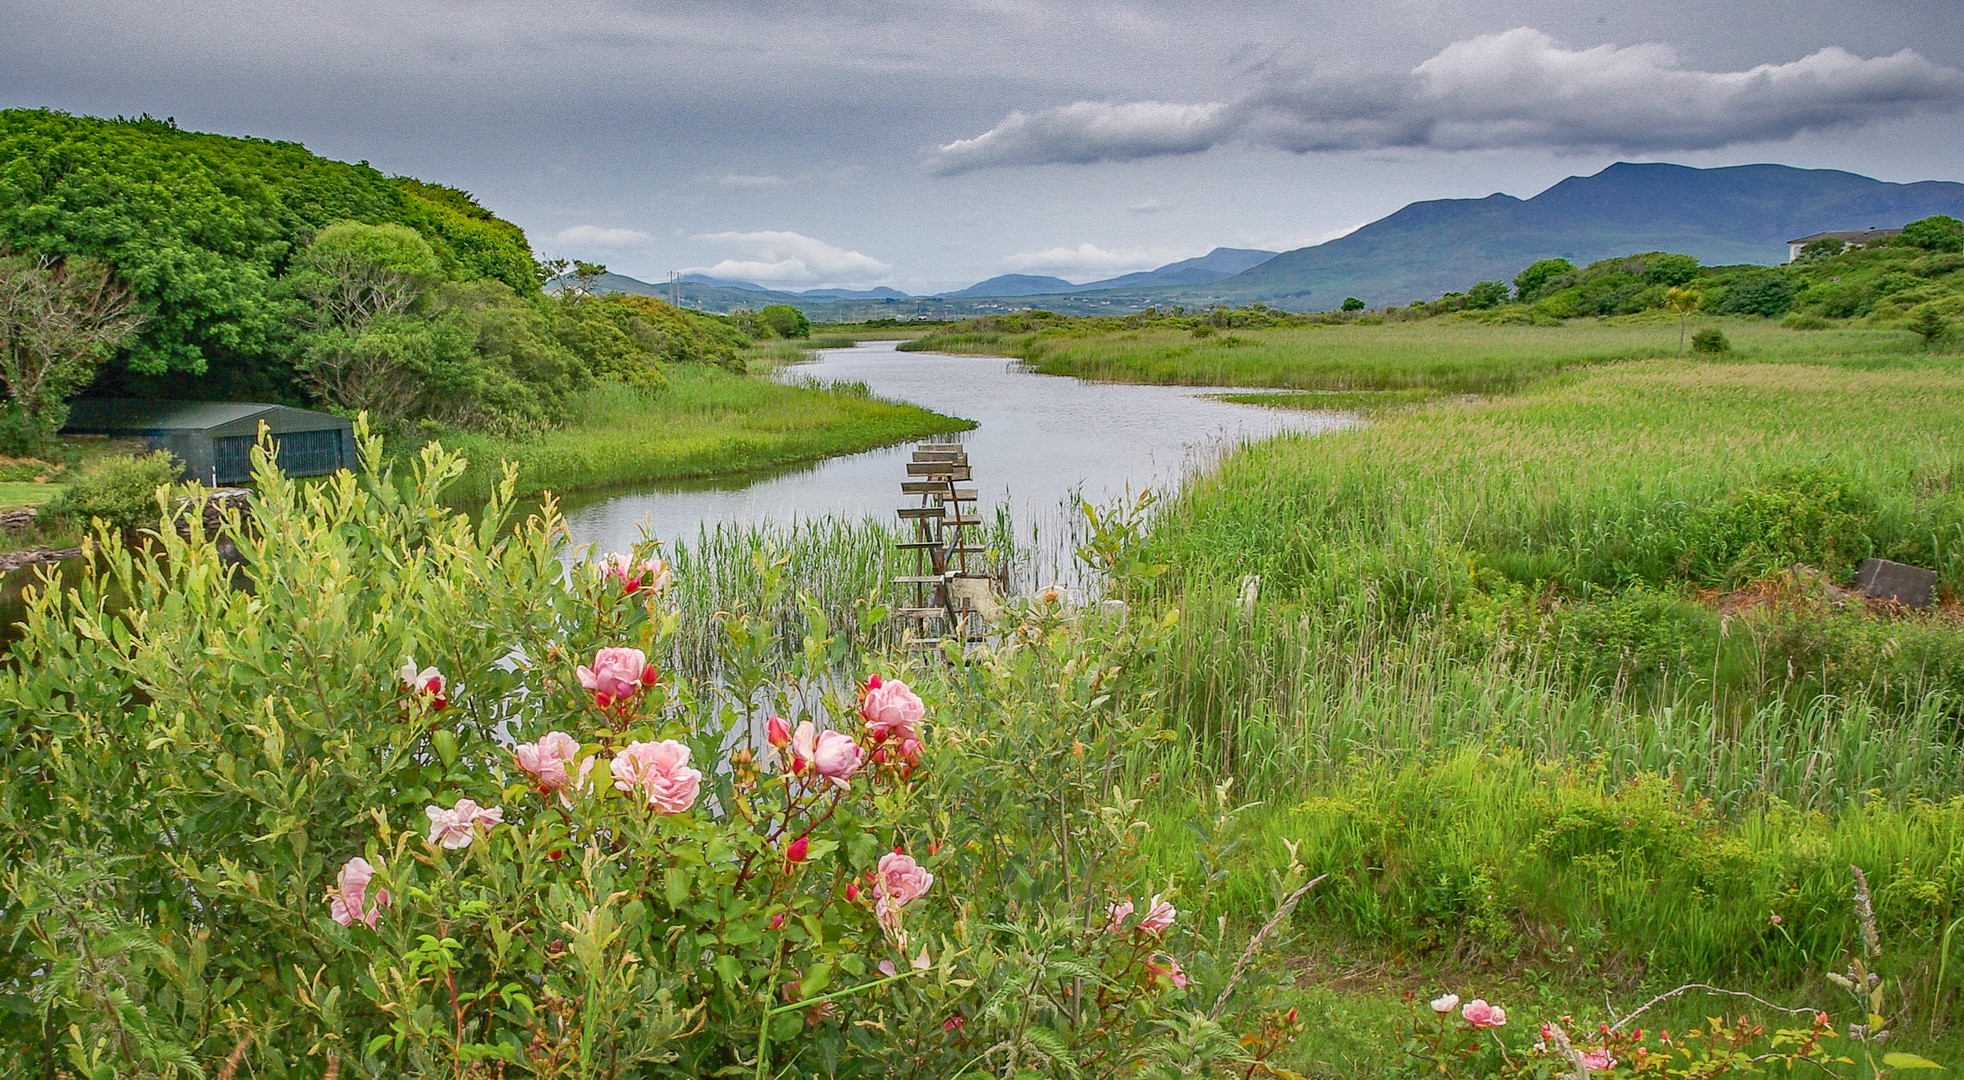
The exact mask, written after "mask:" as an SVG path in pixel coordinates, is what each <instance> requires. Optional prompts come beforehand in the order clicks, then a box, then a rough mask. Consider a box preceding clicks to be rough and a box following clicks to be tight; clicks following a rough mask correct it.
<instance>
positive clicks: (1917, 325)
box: [1909, 304, 1950, 345]
mask: <svg viewBox="0 0 1964 1080" xmlns="http://www.w3.org/2000/svg"><path fill="white" fill-rule="evenodd" d="M1909 328H1910V331H1911V332H1912V333H1914V334H1915V335H1916V336H1917V337H1920V338H1922V339H1923V344H1925V345H1938V344H1941V343H1942V342H1943V341H1944V340H1945V339H1946V338H1948V337H1950V320H1949V319H1946V318H1944V313H1943V311H1942V310H1940V309H1939V308H1938V307H1937V305H1935V304H1924V305H1923V306H1921V307H1919V308H1917V309H1916V311H1915V312H1913V313H1912V314H1911V315H1910V320H1909Z"/></svg>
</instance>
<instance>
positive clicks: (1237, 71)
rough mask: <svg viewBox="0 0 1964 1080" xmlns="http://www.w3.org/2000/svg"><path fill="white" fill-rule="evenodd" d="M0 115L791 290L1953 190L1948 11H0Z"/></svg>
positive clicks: (1900, 3) (784, 3) (617, 3)
mask: <svg viewBox="0 0 1964 1080" xmlns="http://www.w3.org/2000/svg"><path fill="white" fill-rule="evenodd" d="M0 105H6V106H48V107H52V108H57V109H62V110H66V111H70V112H78V113H90V114H98V115H116V114H126V115H134V114H137V113H143V112H148V113H151V114H153V115H157V116H174V117H176V118H177V121H178V123H179V124H180V125H182V126H184V127H187V128H194V129H199V130H208V131H219V132H226V133H231V134H250V135H259V136H265V137H270V138H278V139H292V140H298V141H300V142H303V143H305V144H306V145H307V146H308V147H309V148H311V149H313V150H314V151H316V152H318V153H322V154H326V155H329V156H332V157H338V158H342V159H346V160H351V161H352V160H367V161H369V162H371V163H372V164H374V165H375V166H377V167H378V168H381V169H383V170H385V171H388V172H394V173H407V174H410V175H415V176H419V177H423V178H425V179H430V180H436V181H439V182H442V183H447V184H452V185H455V186H458V187H461V188H464V189H466V190H469V191H471V192H473V193H474V194H476V195H477V196H478V197H479V198H480V199H481V200H482V201H483V202H484V203H485V204H486V205H488V206H490V207H491V208H492V209H494V210H496V211H497V212H498V213H500V214H502V215H504V216H506V217H508V218H511V219H513V220H515V221H517V222H518V223H519V224H521V225H523V226H524V227H525V229H526V231H527V232H528V234H529V235H530V236H531V238H532V242H533V246H534V247H535V248H537V249H538V250H539V251H540V252H541V253H543V254H549V255H559V256H566V257H579V258H586V259H593V260H598V261H602V262H605V263H607V264H609V266H610V267H612V268H613V269H615V270H618V271H620V272H623V273H628V274H632V275H634V276H636V277H640V278H644V279H647V280H660V279H662V278H664V277H665V276H666V274H667V273H668V271H670V270H684V271H691V270H693V271H698V272H706V273H712V274H715V275H718V276H725V277H740V278H746V279H748V280H751V281H755V282H759V283H762V284H767V285H773V286H778V287H786V288H794V289H802V288H815V287H822V286H868V285H874V284H887V285H893V286H895V287H898V288H901V289H904V290H907V291H909V292H929V291H938V290H941V289H947V288H954V287H960V286H963V285H967V284H969V283H971V282H974V281H976V280H979V279H981V278H984V277H988V276H990V275H993V274H999V273H1004V272H1010V271H1015V272H1024V273H1045V274H1055V275H1058V276H1061V277H1064V278H1068V279H1071V280H1074V281H1084V280H1089V279H1092V278H1097V277H1106V276H1111V275H1113V274H1119V273H1125V272H1128V271H1132V270H1139V269H1145V268H1149V267H1152V266H1157V265H1159V264H1161V263H1165V262H1169V261H1172V260H1175V259H1180V258H1185V257H1188V256H1191V255H1197V254H1200V253H1202V252H1205V251H1207V250H1208V249H1210V248H1213V247H1215V246H1221V245H1225V246H1230V247H1263V248H1269V249H1273V250H1282V249H1287V248H1292V247H1300V246H1302V245H1304V244H1311V243H1317V242H1320V241H1323V240H1327V239H1330V238H1332V237H1335V236H1339V235H1342V234H1343V233H1344V232H1346V231H1348V230H1350V229H1352V228H1355V227H1356V226H1358V225H1360V224H1362V223H1364V222H1366V221H1369V220H1372V219H1375V218H1378V217H1381V216H1383V215H1384V214H1387V213H1390V212H1391V211H1393V210H1396V209H1397V208H1398V207H1400V206H1402V205H1404V204H1405V203H1407V202H1410V201H1413V200H1416V199H1431V198H1453V197H1480V196H1484V195H1488V194H1491V193H1492V192H1495V191H1504V192H1508V193H1509V194H1513V195H1518V196H1522V197H1526V196H1529V195H1532V194H1534V193H1535V192H1537V191H1539V190H1541V189H1543V188H1545V187H1547V186H1548V185H1549V184H1552V183H1554V182H1555V181H1558V180H1560V179H1561V178H1563V177H1565V176H1569V175H1573V174H1578V173H1592V172H1595V171H1596V170H1598V169H1600V168H1601V167H1603V166H1604V165H1606V164H1608V163H1609V162H1612V161H1616V160H1644V161H1676V162H1682V163H1685V164H1691V165H1708V166H1709V165H1731V164H1742V163H1748V162H1761V161H1771V162H1780V163H1785V164H1791V165H1799V166H1805V167H1815V168H1839V169H1848V170H1852V171H1857V172H1862V173H1866V174H1868V175H1871V176H1877V177H1881V178H1883V179H1887V180H1898V181H1910V180H1924V179H1946V180H1956V179H1964V140H1960V139H1959V138H1958V135H1959V132H1960V131H1961V130H1964V113H1960V112H1959V108H1960V106H1964V18H1959V17H1958V7H1957V0H1869V2H1865V3H1856V2H1834V0H1722V2H1720V0H1478V2H1471V0H1373V2H1371V3H1357V2H1355V0H1348V2H1342V3H1338V2H1334V0H1297V2H1282V0H1273V2H1269V0H1248V2H1219V3H1207V4H1182V3H1166V2H1152V0H1130V2H1120V0H947V2H942V0H912V2H905V3H901V2H891V3H889V2H880V0H828V2H823V3H817V2H813V3H793V2H788V0H715V2H701V3H695V2H654V0H552V2H545V0H532V2H530V3H521V2H511V0H314V2H311V3H307V4H304V5H303V4H294V3H287V2H284V0H172V2H168V3H160V2H147V0H7V2H6V3H5V4H0Z"/></svg>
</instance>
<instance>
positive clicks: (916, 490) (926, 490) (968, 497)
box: [900, 480, 976, 502]
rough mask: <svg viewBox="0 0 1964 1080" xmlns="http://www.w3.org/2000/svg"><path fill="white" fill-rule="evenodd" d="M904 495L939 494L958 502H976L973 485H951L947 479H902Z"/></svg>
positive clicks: (901, 488) (902, 492)
mask: <svg viewBox="0 0 1964 1080" xmlns="http://www.w3.org/2000/svg"><path fill="white" fill-rule="evenodd" d="M900 493H901V494H902V495H939V496H941V497H943V498H945V499H951V500H953V501H956V502H974V501H975V496H976V490H975V489H974V488H972V487H969V488H965V487H958V488H951V487H949V484H948V481H946V480H902V481H901V482H900Z"/></svg>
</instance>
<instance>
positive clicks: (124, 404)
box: [62, 398, 353, 438]
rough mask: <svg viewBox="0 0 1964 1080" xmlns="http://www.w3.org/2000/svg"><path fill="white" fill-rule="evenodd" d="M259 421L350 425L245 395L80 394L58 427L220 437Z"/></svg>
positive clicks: (282, 426) (275, 427)
mask: <svg viewBox="0 0 1964 1080" xmlns="http://www.w3.org/2000/svg"><path fill="white" fill-rule="evenodd" d="M261 423H264V424H265V425H266V426H267V428H269V429H270V430H272V431H273V432H275V433H279V432H286V431H323V430H328V429H336V428H350V427H352V426H353V425H351V424H349V423H348V421H346V420H343V419H342V418H340V417H338V416H334V415H332V414H329V413H324V412H314V411H313V410H311V409H295V408H292V407H290V406H287V405H265V404H260V403H257V402H250V401H152V400H148V399H144V398H83V399H81V400H78V401H76V402H74V403H72V404H71V406H70V407H69V411H68V423H67V424H66V425H64V426H63V427H62V430H63V431H65V432H68V433H69V434H73V435H165V434H169V433H171V432H188V431H197V432H203V433H204V434H206V435H208V436H210V437H212V438H223V437H225V436H228V435H247V436H253V435H257V434H258V433H259V425H260V424H261Z"/></svg>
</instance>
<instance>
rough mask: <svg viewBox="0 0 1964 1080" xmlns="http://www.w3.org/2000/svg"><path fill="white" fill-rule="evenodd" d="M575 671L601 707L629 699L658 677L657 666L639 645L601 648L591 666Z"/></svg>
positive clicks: (581, 683)
mask: <svg viewBox="0 0 1964 1080" xmlns="http://www.w3.org/2000/svg"><path fill="white" fill-rule="evenodd" d="M575 674H576V675H578V676H579V679H580V685H581V686H584V687H586V688H587V689H588V690H590V691H592V692H593V699H594V701H595V702H596V703H598V704H599V705H600V707H601V708H606V707H607V706H609V705H612V704H613V703H614V702H616V701H626V700H627V699H628V698H631V697H633V696H634V695H635V694H638V693H640V692H641V688H642V687H643V686H653V685H654V684H655V678H656V672H655V666H654V665H653V664H650V663H649V662H648V657H647V655H646V654H645V653H643V652H642V651H641V650H640V649H619V648H616V649H602V650H600V651H599V652H597V653H595V654H594V655H593V666H592V667H587V666H585V665H581V667H580V669H579V670H578V671H577V672H575Z"/></svg>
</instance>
